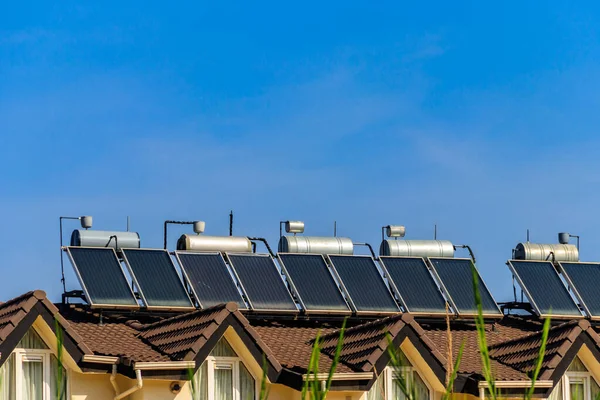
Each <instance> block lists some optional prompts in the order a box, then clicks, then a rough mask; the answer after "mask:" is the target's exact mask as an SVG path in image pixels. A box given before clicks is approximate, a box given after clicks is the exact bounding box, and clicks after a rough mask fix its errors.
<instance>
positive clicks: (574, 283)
mask: <svg viewBox="0 0 600 400" xmlns="http://www.w3.org/2000/svg"><path fill="white" fill-rule="evenodd" d="M559 264H560V268H561V269H562V272H563V276H564V277H565V279H566V280H567V282H568V283H569V286H570V287H571V289H572V290H573V292H574V293H575V295H576V296H577V298H578V299H579V301H580V302H581V304H582V305H583V308H584V309H585V311H586V312H587V314H588V315H589V316H590V317H592V318H593V319H599V318H600V293H599V292H598V282H600V264H599V263H575V262H561V263H559Z"/></svg>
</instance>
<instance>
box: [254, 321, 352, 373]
mask: <svg viewBox="0 0 600 400" xmlns="http://www.w3.org/2000/svg"><path fill="white" fill-rule="evenodd" d="M251 324H252V327H253V328H254V330H255V331H256V332H257V333H258V335H259V336H260V338H261V339H262V341H263V342H264V343H265V344H266V345H267V346H268V348H269V349H270V350H271V351H272V353H273V355H274V356H275V358H276V359H277V360H278V361H279V363H280V364H281V365H282V366H283V367H285V368H288V369H290V370H292V371H294V372H298V373H306V372H307V370H308V365H309V361H310V356H311V353H312V348H313V346H312V340H314V339H315V338H316V337H317V333H318V332H321V334H322V335H327V334H328V333H331V332H334V331H335V330H336V329H337V327H335V326H330V325H327V324H318V323H298V322H295V321H289V322H287V321H251ZM331 365H332V360H331V358H329V357H325V356H323V357H319V371H320V372H327V371H329V370H330V368H331ZM336 371H337V372H353V370H352V369H351V368H349V367H348V366H346V365H344V364H338V367H337V369H336Z"/></svg>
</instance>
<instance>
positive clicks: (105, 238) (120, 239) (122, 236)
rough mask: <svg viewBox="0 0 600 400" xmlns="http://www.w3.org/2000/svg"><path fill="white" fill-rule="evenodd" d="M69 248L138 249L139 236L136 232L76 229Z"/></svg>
mask: <svg viewBox="0 0 600 400" xmlns="http://www.w3.org/2000/svg"><path fill="white" fill-rule="evenodd" d="M115 236H116V240H115ZM71 246H84V247H112V248H113V249H115V250H121V249H139V248H140V235H139V234H138V233H137V232H117V231H94V230H91V229H90V230H84V229H76V230H74V231H73V233H72V234H71ZM117 246H118V247H117Z"/></svg>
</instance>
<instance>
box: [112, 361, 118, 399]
mask: <svg viewBox="0 0 600 400" xmlns="http://www.w3.org/2000/svg"><path fill="white" fill-rule="evenodd" d="M110 384H111V385H112V387H113V389H114V390H115V396H117V395H118V394H119V385H117V364H113V366H112V373H111V374H110Z"/></svg>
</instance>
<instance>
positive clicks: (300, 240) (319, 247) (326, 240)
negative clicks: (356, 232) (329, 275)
mask: <svg viewBox="0 0 600 400" xmlns="http://www.w3.org/2000/svg"><path fill="white" fill-rule="evenodd" d="M279 252H281V253H313V254H346V255H352V254H354V245H353V244H352V240H351V239H349V238H345V237H317V236H282V237H281V238H280V239H279Z"/></svg>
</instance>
